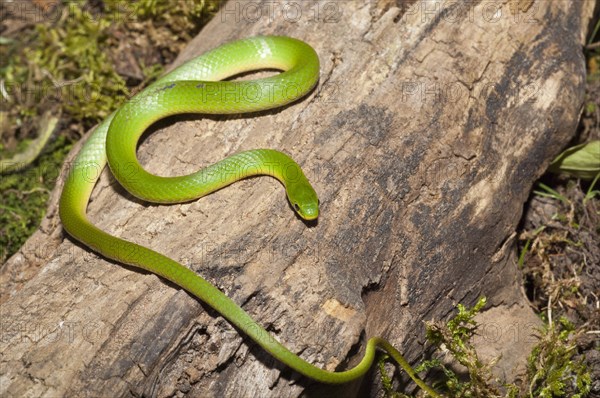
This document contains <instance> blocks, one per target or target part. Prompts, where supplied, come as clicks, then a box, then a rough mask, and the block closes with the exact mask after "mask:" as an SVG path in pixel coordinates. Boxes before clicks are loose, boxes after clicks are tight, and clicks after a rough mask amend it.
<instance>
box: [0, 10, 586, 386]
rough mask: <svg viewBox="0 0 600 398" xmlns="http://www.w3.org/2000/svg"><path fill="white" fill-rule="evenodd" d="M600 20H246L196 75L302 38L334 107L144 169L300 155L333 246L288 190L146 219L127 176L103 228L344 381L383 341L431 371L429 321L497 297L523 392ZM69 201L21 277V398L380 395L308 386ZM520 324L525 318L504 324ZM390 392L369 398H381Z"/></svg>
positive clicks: (169, 130)
mask: <svg viewBox="0 0 600 398" xmlns="http://www.w3.org/2000/svg"><path fill="white" fill-rule="evenodd" d="M593 7H594V5H593V1H586V2H554V1H535V2H534V1H532V0H526V1H504V2H502V1H499V2H488V1H475V2H467V3H463V4H461V3H460V2H437V1H427V2H417V3H414V4H408V3H407V4H404V5H403V7H402V9H400V8H398V7H396V6H394V5H393V2H391V1H380V2H369V3H368V4H363V2H358V1H357V2H350V1H318V2H273V1H268V0H265V1H256V2H249V1H230V2H228V3H227V4H225V5H224V6H223V8H222V10H221V11H220V12H219V14H218V15H217V16H216V17H215V18H214V20H213V21H212V22H211V23H210V24H209V25H208V26H207V27H206V29H204V30H203V31H202V32H201V33H200V34H199V35H198V36H197V37H196V38H195V39H194V40H193V41H192V42H191V43H190V45H189V46H188V48H187V49H186V50H185V51H184V52H183V54H181V56H180V57H179V59H178V60H177V62H176V64H179V63H181V62H183V61H184V60H185V59H188V58H190V57H192V56H194V55H197V54H200V53H202V52H204V51H206V50H208V49H210V48H213V47H215V46H217V45H219V44H221V43H224V42H226V41H229V40H232V39H236V38H241V37H246V36H251V35H256V34H283V35H289V36H293V37H297V38H300V39H302V40H305V41H306V42H308V43H310V44H311V45H312V46H314V47H315V49H316V50H317V52H318V53H319V55H320V58H321V63H322V70H321V80H320V84H319V86H318V88H317V89H316V90H315V91H314V92H313V93H312V94H311V95H310V96H309V97H307V98H305V99H303V100H302V101H299V102H298V103H296V104H295V105H292V106H288V107H286V108H285V109H280V110H275V111H272V112H265V113H261V114H259V115H251V116H243V117H227V118H225V117H200V116H198V117H196V116H189V117H178V118H173V119H169V120H168V121H166V122H165V123H161V124H160V125H159V126H158V127H156V128H154V129H153V130H154V131H155V133H154V134H152V135H151V136H147V139H146V140H145V141H144V143H143V144H142V145H141V147H140V151H139V156H140V159H141V161H142V163H143V165H144V166H145V167H146V168H147V169H148V170H149V171H151V172H155V173H158V174H161V175H179V174H183V173H188V172H192V171H195V170H196V169H198V168H199V167H201V166H205V165H208V164H210V163H212V162H214V161H217V160H219V159H221V158H223V157H225V156H227V155H230V154H233V153H235V152H238V151H242V150H246V149H252V148H259V147H269V148H275V149H280V150H283V151H286V152H287V153H289V154H290V155H291V156H292V157H293V158H294V159H296V160H297V161H298V162H299V163H300V164H301V165H302V166H303V168H304V169H305V172H306V174H307V176H308V177H309V179H311V181H312V182H313V183H314V185H315V187H316V189H317V191H318V193H319V194H320V199H321V204H322V210H321V217H320V220H319V222H318V224H317V225H316V226H311V227H309V226H307V225H306V224H304V223H303V222H302V221H301V220H299V219H298V218H297V217H296V216H295V215H294V213H293V211H292V210H291V209H290V208H289V205H288V204H287V202H286V199H285V195H284V192H283V189H282V188H281V186H279V184H278V183H277V182H276V181H275V180H273V179H270V178H267V177H265V178H254V179H250V180H245V181H242V182H239V183H236V184H234V185H233V186H231V187H228V188H227V189H224V190H221V191H219V192H217V193H214V194H212V195H210V196H208V197H206V198H203V199H201V200H199V201H197V202H193V203H188V204H182V205H173V206H157V205H148V204H144V203H140V202H138V201H135V200H132V198H131V197H129V196H128V195H127V194H125V193H124V191H123V189H122V188H119V187H118V186H117V184H116V183H115V182H114V179H112V178H111V176H110V174H109V172H108V170H105V172H104V173H103V175H102V177H101V180H100V182H99V184H98V186H97V187H96V189H95V191H94V194H93V200H92V202H91V203H90V205H89V214H90V218H91V219H92V220H93V222H94V223H96V224H97V225H98V226H100V227H101V228H103V229H105V230H106V231H108V232H110V233H112V234H114V235H118V236H120V237H123V238H126V239H130V240H132V241H135V242H136V243H139V244H142V245H145V246H148V247H151V248H154V249H155V250H158V251H160V252H162V253H164V254H166V255H168V256H170V257H172V258H174V259H176V260H178V261H180V262H182V263H183V264H186V265H188V266H189V267H191V268H192V269H194V270H195V271H197V272H198V273H199V274H201V275H203V276H204V277H206V278H208V279H209V280H210V281H212V282H213V283H215V284H216V285H217V286H218V287H219V288H221V289H222V290H223V291H224V292H226V293H227V294H228V295H229V296H230V297H232V298H233V299H234V300H236V301H237V302H238V303H240V304H242V305H243V307H244V308H245V309H246V310H247V311H248V312H249V313H250V314H252V315H253V316H254V317H255V319H256V320H258V321H259V322H260V323H261V324H263V325H264V326H266V327H267V328H268V329H269V330H270V331H272V332H273V334H274V336H275V337H276V338H277V339H278V340H280V341H282V342H284V343H285V344H286V345H287V346H288V347H289V348H290V349H291V350H292V351H294V352H297V353H299V354H300V355H301V356H302V357H303V358H305V359H306V360H308V361H310V362H312V363H314V364H316V365H319V366H322V367H325V368H327V369H330V370H333V369H336V368H345V367H348V366H350V365H352V364H354V363H356V362H357V360H358V359H359V358H360V357H362V350H363V345H364V343H365V341H366V338H367V337H371V336H375V335H380V336H383V337H385V338H387V339H389V340H390V341H391V342H392V343H393V344H394V345H396V346H397V347H398V348H399V349H400V350H401V351H402V352H404V353H406V355H407V357H408V358H409V359H410V360H415V359H416V358H417V356H418V355H419V353H420V352H421V350H422V347H421V344H422V342H423V339H424V337H423V332H424V327H423V320H430V319H443V318H445V317H447V316H448V315H449V314H450V313H451V312H452V310H453V308H454V306H455V305H456V304H457V303H459V302H461V303H465V304H467V305H470V304H473V303H474V301H475V300H476V298H477V297H479V296H482V295H484V296H487V297H488V299H489V301H490V303H491V305H492V307H493V310H494V311H495V312H494V314H495V316H496V318H492V319H489V317H488V318H487V319H486V320H485V321H484V322H486V323H484V324H483V328H484V329H485V327H486V326H487V327H489V328H491V329H489V330H493V331H494V333H496V334H498V333H499V337H498V336H497V337H498V338H494V339H493V340H494V341H500V340H501V338H504V339H506V336H507V335H509V336H513V335H514V336H516V338H517V341H516V342H513V344H509V345H508V347H506V349H507V350H506V351H504V356H503V357H504V359H506V360H507V362H505V365H504V369H505V370H506V372H507V374H510V372H511V367H512V365H513V364H518V363H519V361H522V360H523V358H524V355H526V353H527V350H526V349H522V347H526V346H527V344H531V340H530V339H528V336H529V333H530V331H531V322H533V321H532V320H531V319H532V317H531V316H530V315H531V314H530V313H529V312H528V310H527V308H526V305H525V300H524V298H523V296H522V295H521V293H520V290H519V285H520V283H519V276H518V273H517V270H516V266H515V260H514V259H515V245H514V243H515V241H514V236H515V234H514V231H515V229H516V227H517V224H518V222H519V219H520V216H521V213H522V206H523V203H524V202H525V200H526V198H527V196H528V193H529V191H530V189H531V187H532V184H533V182H534V181H535V180H536V179H537V178H538V177H539V176H540V175H541V174H542V173H543V171H544V170H545V169H546V167H547V166H548V164H549V162H550V161H551V160H552V158H553V157H554V156H555V155H556V154H557V153H558V152H559V151H560V149H561V148H562V147H563V146H564V145H565V144H566V143H567V142H568V141H569V140H570V139H571V137H572V136H573V133H574V131H575V127H576V125H577V121H578V118H579V114H580V109H581V107H582V103H583V92H584V84H585V68H584V61H583V56H582V53H581V43H582V42H583V38H584V33H585V31H586V29H587V24H588V21H589V19H590V17H591V14H592V9H593ZM60 185H61V184H59V186H58V187H57V190H56V192H55V194H54V195H53V200H52V203H51V205H50V209H49V212H48V216H47V218H46V220H45V221H44V223H43V226H42V228H41V229H40V231H39V232H38V233H36V235H34V237H32V238H31V239H30V240H29V241H28V242H27V244H26V245H25V246H24V247H23V248H22V249H21V251H20V252H19V253H17V254H16V255H15V256H13V257H12V258H11V259H10V260H9V261H8V262H7V263H6V264H5V265H4V267H3V268H2V274H1V278H2V285H3V288H2V296H1V297H2V305H1V322H2V325H1V327H2V341H1V343H0V344H1V345H0V352H1V353H2V354H1V357H0V358H1V362H0V394H1V395H2V396H31V397H34V396H81V395H82V392H84V394H87V395H88V396H159V397H163V396H181V395H186V394H187V395H189V396H240V397H243V396H248V397H250V396H260V397H267V396H273V397H288V396H289V397H292V396H298V395H301V394H302V393H303V392H304V393H306V394H309V395H311V394H315V395H316V394H318V393H322V392H323V391H328V392H332V391H336V392H338V393H340V392H343V393H344V394H346V395H349V396H350V395H355V394H358V392H357V391H358V384H360V383H355V384H354V385H351V386H341V387H335V388H336V389H337V390H336V389H334V387H323V386H321V385H318V384H316V383H314V382H311V381H310V380H306V379H304V378H302V377H300V376H299V375H297V374H294V373H293V372H291V371H290V370H289V369H287V368H285V367H284V366H282V365H281V364H279V363H277V362H276V361H274V360H273V359H272V358H271V357H270V356H269V355H268V354H267V353H265V352H264V351H262V350H261V349H259V348H258V346H257V345H256V344H254V343H253V342H252V341H250V340H249V339H247V338H245V337H244V336H240V335H239V334H238V332H237V331H236V330H235V329H234V328H232V327H231V326H230V325H229V324H228V323H227V322H226V321H224V320H223V319H222V318H221V317H220V316H219V315H218V314H217V313H215V312H214V311H212V310H210V309H209V308H207V307H206V306H205V305H203V304H202V303H201V302H199V301H198V300H196V299H195V298H193V297H191V296H190V295H188V294H187V293H185V292H184V291H181V290H180V289H178V288H176V287H175V286H173V285H171V284H169V283H166V282H165V281H163V280H161V279H159V278H158V277H156V276H154V275H151V274H147V273H144V272H140V271H137V270H134V269H132V268H129V267H123V266H121V265H120V264H117V263H114V262H112V261H107V260H106V259H104V258H100V257H98V256H97V255H95V254H92V253H90V251H89V250H87V249H86V248H84V247H81V246H79V245H78V244H77V243H75V242H74V241H73V240H71V239H70V238H68V237H67V236H65V235H64V234H63V232H62V229H61V226H60V223H59V221H58V219H57V215H56V198H57V193H58V192H59V190H60ZM516 309H518V310H519V311H520V312H519V313H522V314H524V315H523V316H522V317H517V318H511V319H512V320H510V321H508V320H507V318H504V317H503V314H505V315H506V314H507V313H508V314H510V313H511V312H513V311H516ZM533 319H535V318H533ZM511 333H512V334H511ZM514 333H516V334H514ZM484 337H485V336H484ZM494 341H487V342H486V344H487V345H490V344H491V343H493V342H494ZM517 344H522V345H517ZM514 347H518V349H516V350H515V349H514ZM511 349H512V351H511ZM377 380H378V379H377V376H376V374H375V373H374V372H372V373H371V374H369V375H368V376H367V377H366V379H365V380H364V381H363V387H362V390H361V394H364V393H369V394H371V395H375V394H376V393H377V383H378V381H377ZM374 386H375V387H374Z"/></svg>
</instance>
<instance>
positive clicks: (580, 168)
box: [549, 141, 600, 180]
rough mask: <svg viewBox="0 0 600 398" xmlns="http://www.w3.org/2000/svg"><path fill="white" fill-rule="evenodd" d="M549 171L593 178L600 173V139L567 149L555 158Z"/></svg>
mask: <svg viewBox="0 0 600 398" xmlns="http://www.w3.org/2000/svg"><path fill="white" fill-rule="evenodd" d="M549 171H550V172H552V173H567V174H570V175H572V176H575V177H577V178H581V179H584V180H592V179H593V178H594V177H596V175H598V174H599V173H600V141H592V142H588V143H586V144H581V145H576V146H574V147H571V148H569V149H567V150H566V151H564V152H563V153H561V154H560V155H558V157H557V158H556V159H554V161H553V162H552V164H550V168H549Z"/></svg>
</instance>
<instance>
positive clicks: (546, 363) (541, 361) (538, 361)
mask: <svg viewBox="0 0 600 398" xmlns="http://www.w3.org/2000/svg"><path fill="white" fill-rule="evenodd" d="M574 335H575V327H574V326H573V324H572V323H571V322H569V321H568V320H566V319H565V318H561V319H560V320H559V322H558V324H552V323H550V324H549V325H547V326H546V327H545V328H544V329H543V330H541V338H540V341H539V343H538V344H537V345H536V346H535V347H534V349H533V351H532V353H531V355H530V356H529V359H528V360H527V373H528V376H529V380H530V385H529V396H530V397H540V398H553V397H573V398H582V397H585V396H587V394H588V393H589V392H590V389H591V384H592V380H591V376H590V373H589V372H588V370H587V367H586V366H585V364H584V363H583V360H581V359H580V360H576V359H575V354H576V353H577V350H576V348H577V347H576V345H575V344H573V342H572V340H573V337H574Z"/></svg>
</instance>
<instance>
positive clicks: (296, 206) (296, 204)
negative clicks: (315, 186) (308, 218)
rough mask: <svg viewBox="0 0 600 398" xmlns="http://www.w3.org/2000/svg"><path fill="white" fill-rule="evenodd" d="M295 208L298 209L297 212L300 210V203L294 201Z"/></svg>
mask: <svg viewBox="0 0 600 398" xmlns="http://www.w3.org/2000/svg"><path fill="white" fill-rule="evenodd" d="M294 209H296V211H297V212H300V206H298V203H294Z"/></svg>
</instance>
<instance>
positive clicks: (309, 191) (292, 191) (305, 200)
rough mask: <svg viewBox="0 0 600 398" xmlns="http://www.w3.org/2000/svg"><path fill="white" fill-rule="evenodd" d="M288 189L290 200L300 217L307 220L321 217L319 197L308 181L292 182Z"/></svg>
mask: <svg viewBox="0 0 600 398" xmlns="http://www.w3.org/2000/svg"><path fill="white" fill-rule="evenodd" d="M286 191H287V196H288V200H289V201H290V203H291V205H292V207H293V208H294V210H295V211H296V213H298V215H299V216H300V217H302V218H303V219H304V220H307V221H310V220H315V219H317V217H319V198H318V197H317V193H316V192H315V190H314V189H313V187H312V186H311V185H310V184H309V183H308V181H305V183H302V184H290V185H289V186H288V187H287V189H286Z"/></svg>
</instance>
